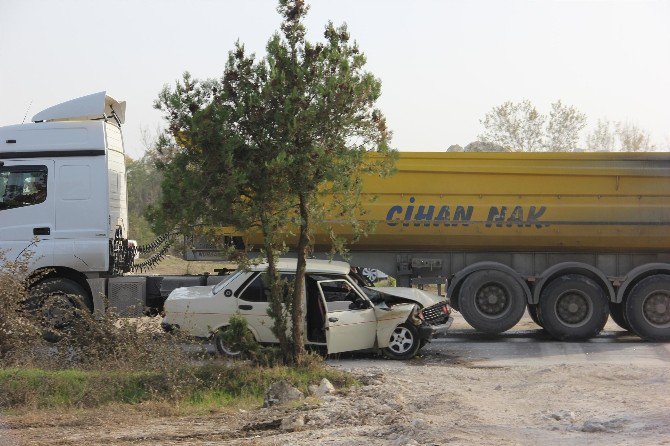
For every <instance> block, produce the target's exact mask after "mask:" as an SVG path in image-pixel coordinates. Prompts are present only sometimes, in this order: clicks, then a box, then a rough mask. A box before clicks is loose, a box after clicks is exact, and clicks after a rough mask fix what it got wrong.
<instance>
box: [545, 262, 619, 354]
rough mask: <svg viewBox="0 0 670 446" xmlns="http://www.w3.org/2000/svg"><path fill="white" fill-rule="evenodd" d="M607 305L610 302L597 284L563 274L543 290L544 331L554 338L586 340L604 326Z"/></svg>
mask: <svg viewBox="0 0 670 446" xmlns="http://www.w3.org/2000/svg"><path fill="white" fill-rule="evenodd" d="M608 303H609V299H608V298H607V297H606V295H605V292H604V291H603V289H602V288H601V287H600V286H599V285H598V284H597V283H596V282H594V281H593V280H591V279H589V278H588V277H585V276H582V275H579V274H566V275H565V276H561V277H558V278H557V279H554V280H553V281H551V282H550V283H549V284H548V285H547V286H546V287H545V288H544V289H543V290H542V293H541V296H540V315H541V316H540V317H541V321H542V323H543V324H544V329H545V330H547V332H548V333H549V334H550V335H551V336H552V337H554V338H556V339H559V340H561V341H577V340H584V339H589V338H592V337H594V336H596V335H597V334H598V333H600V332H601V331H602V329H603V328H604V327H605V324H606V323H607V317H608V315H609V305H608Z"/></svg>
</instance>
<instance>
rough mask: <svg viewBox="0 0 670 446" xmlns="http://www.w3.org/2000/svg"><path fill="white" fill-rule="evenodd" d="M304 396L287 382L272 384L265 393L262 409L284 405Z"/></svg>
mask: <svg viewBox="0 0 670 446" xmlns="http://www.w3.org/2000/svg"><path fill="white" fill-rule="evenodd" d="M304 397H305V395H304V394H303V393H302V392H301V391H300V390H298V389H296V388H295V387H293V386H292V385H291V384H290V383H289V382H288V381H286V380H282V381H277V382H274V383H272V384H271V385H270V387H268V390H266V391H265V398H264V400H263V407H270V406H274V405H275V404H285V403H288V402H290V401H295V400H299V399H302V398H304Z"/></svg>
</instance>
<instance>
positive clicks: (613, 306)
mask: <svg viewBox="0 0 670 446" xmlns="http://www.w3.org/2000/svg"><path fill="white" fill-rule="evenodd" d="M625 311H626V306H625V303H624V302H621V303H618V304H617V303H614V302H610V317H611V318H612V320H613V321H614V322H615V323H616V324H617V325H618V326H619V327H621V328H623V329H624V330H626V331H631V330H630V324H629V323H628V321H627V320H626V314H625Z"/></svg>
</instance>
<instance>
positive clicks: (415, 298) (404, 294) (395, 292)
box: [370, 286, 446, 308]
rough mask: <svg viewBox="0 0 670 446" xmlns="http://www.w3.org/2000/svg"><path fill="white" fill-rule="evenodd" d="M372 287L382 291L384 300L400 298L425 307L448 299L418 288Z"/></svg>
mask: <svg viewBox="0 0 670 446" xmlns="http://www.w3.org/2000/svg"><path fill="white" fill-rule="evenodd" d="M370 289H372V290H375V291H379V292H380V293H382V299H383V300H384V301H387V300H394V298H400V299H399V300H406V301H412V302H416V303H418V304H421V306H422V307H424V308H425V307H430V306H431V305H435V304H438V303H440V302H445V301H446V299H445V298H444V297H442V296H439V295H437V294H434V293H427V292H425V291H423V290H420V289H418V288H406V287H388V286H382V287H377V286H376V287H372V288H370Z"/></svg>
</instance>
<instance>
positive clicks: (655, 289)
mask: <svg viewBox="0 0 670 446" xmlns="http://www.w3.org/2000/svg"><path fill="white" fill-rule="evenodd" d="M626 320H627V321H628V323H629V324H630V328H631V329H632V330H633V332H634V333H635V334H636V335H638V336H639V337H641V338H642V339H646V340H648V341H670V275H666V274H658V275H655V276H651V277H648V278H646V279H643V280H642V281H640V282H639V283H638V284H636V285H635V286H634V287H633V289H632V290H631V291H630V293H629V294H628V297H627V298H626Z"/></svg>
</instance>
